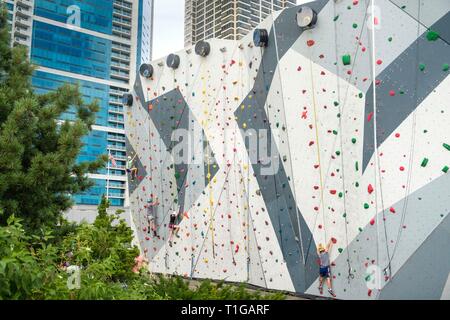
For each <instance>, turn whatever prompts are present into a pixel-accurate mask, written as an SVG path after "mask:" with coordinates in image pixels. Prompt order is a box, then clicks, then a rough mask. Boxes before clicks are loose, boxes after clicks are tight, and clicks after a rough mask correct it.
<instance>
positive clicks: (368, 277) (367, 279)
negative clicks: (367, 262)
mask: <svg viewBox="0 0 450 320" xmlns="http://www.w3.org/2000/svg"><path fill="white" fill-rule="evenodd" d="M364 280H366V282H367V281H369V280H370V274H368V275H367V276H366V277H365V278H364Z"/></svg>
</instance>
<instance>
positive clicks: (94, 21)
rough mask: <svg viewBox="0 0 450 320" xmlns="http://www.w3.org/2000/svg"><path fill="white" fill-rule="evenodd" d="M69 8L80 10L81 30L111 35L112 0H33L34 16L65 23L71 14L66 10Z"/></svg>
mask: <svg viewBox="0 0 450 320" xmlns="http://www.w3.org/2000/svg"><path fill="white" fill-rule="evenodd" d="M71 6H77V7H78V8H79V9H80V27H81V28H83V29H88V30H91V31H96V32H101V33H105V34H111V33H112V14H113V1H112V0H59V1H58V0H35V1H34V14H35V15H37V16H40V17H44V18H47V19H51V20H54V21H58V22H62V23H66V22H67V19H68V17H70V15H71V12H73V11H72V10H68V8H69V7H71ZM68 11H69V12H68Z"/></svg>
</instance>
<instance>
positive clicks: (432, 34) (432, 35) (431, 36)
mask: <svg viewBox="0 0 450 320" xmlns="http://www.w3.org/2000/svg"><path fill="white" fill-rule="evenodd" d="M427 39H428V41H436V40H437V39H439V33H437V32H436V31H433V30H430V31H428V33H427Z"/></svg>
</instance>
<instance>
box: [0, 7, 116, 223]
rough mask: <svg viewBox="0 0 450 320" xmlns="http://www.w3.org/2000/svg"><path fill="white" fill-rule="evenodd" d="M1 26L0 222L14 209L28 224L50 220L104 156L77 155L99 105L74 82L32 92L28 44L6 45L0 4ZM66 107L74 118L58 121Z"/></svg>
mask: <svg viewBox="0 0 450 320" xmlns="http://www.w3.org/2000/svg"><path fill="white" fill-rule="evenodd" d="M0 27H1V28H0V214H1V215H0V224H1V225H5V224H6V221H7V219H8V217H9V216H10V215H15V216H16V217H20V218H22V219H23V224H24V227H25V228H26V229H28V230H36V229H39V228H45V227H46V226H50V227H51V226H55V225H57V224H58V223H61V221H60V220H61V218H62V212H63V211H65V210H67V209H69V208H70V207H71V206H72V201H71V197H70V196H71V195H72V194H77V193H80V192H83V191H85V190H87V189H89V188H90V187H91V186H92V181H91V180H90V179H89V178H88V177H87V175H86V174H87V173H88V172H95V171H97V170H98V169H100V168H101V167H102V166H104V164H105V162H106V161H107V156H106V155H104V156H102V157H100V158H99V159H97V160H96V161H92V162H82V163H77V161H76V160H77V156H78V154H79V153H80V151H81V148H82V147H83V143H82V138H83V136H85V135H87V134H88V133H89V131H90V130H91V126H92V125H93V124H94V122H95V113H96V112H97V111H98V109H99V107H98V104H97V103H96V102H93V103H90V104H85V103H84V102H83V99H82V96H81V94H80V92H79V88H78V87H77V86H71V85H64V86H62V87H61V88H59V89H57V90H56V91H54V92H50V93H47V94H44V95H38V94H35V93H34V92H33V90H32V86H31V80H30V79H31V75H32V73H33V66H32V65H31V64H30V62H29V61H28V56H27V49H26V48H25V47H23V46H17V47H14V48H10V45H9V34H8V30H7V23H6V11H5V10H1V13H0ZM68 111H74V112H75V113H76V118H75V120H73V121H70V122H69V121H64V122H61V121H58V119H60V118H61V116H62V115H63V114H64V113H66V112H68ZM1 212H3V213H1Z"/></svg>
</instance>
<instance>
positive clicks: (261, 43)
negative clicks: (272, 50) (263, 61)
mask: <svg viewBox="0 0 450 320" xmlns="http://www.w3.org/2000/svg"><path fill="white" fill-rule="evenodd" d="M253 43H254V44H255V46H257V47H267V45H268V44H269V33H268V32H267V30H266V29H255V31H254V32H253Z"/></svg>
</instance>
